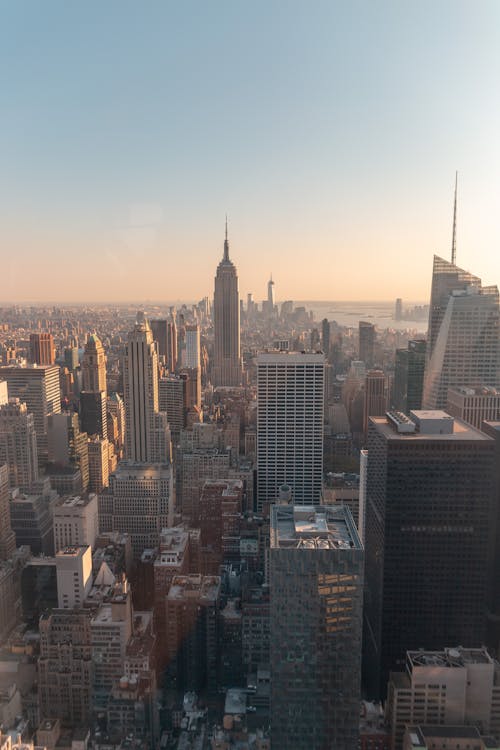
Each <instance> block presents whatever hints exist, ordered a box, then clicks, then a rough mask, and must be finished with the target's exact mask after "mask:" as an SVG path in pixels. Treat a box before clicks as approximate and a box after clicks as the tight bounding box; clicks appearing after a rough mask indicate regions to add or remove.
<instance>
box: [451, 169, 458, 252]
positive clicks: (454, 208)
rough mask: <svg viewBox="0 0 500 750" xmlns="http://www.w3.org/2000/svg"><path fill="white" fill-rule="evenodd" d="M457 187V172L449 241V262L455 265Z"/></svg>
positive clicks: (456, 174) (456, 173)
mask: <svg viewBox="0 0 500 750" xmlns="http://www.w3.org/2000/svg"><path fill="white" fill-rule="evenodd" d="M457 186H458V172H455V201H454V204H453V236H452V239H451V262H452V263H453V265H456V262H457Z"/></svg>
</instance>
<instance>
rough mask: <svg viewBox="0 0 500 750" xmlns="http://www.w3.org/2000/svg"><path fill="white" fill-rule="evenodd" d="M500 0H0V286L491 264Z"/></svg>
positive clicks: (405, 279) (199, 286)
mask: <svg viewBox="0 0 500 750" xmlns="http://www.w3.org/2000/svg"><path fill="white" fill-rule="evenodd" d="M499 81H500V3H498V2H497V0H482V1H481V0H479V2H472V0H468V1H467V2H463V1H461V0H453V1H452V0H450V1H448V0H432V1H428V0H419V2H418V3H415V2H409V0H394V1H393V2H389V1H386V0H366V2H359V1H357V0H351V1H347V0H346V1H345V2H335V1H334V0H327V1H325V2H323V0H311V2H304V0H301V2H297V1H296V0H281V1H280V2H278V1H277V0H252V1H251V2H248V1H247V2H243V1H242V0H211V2H205V1H204V0H203V1H202V0H198V1H195V0H185V1H184V2H175V3H174V2H170V0H161V2H160V1H158V2H157V1H156V0H145V1H144V2H137V0H134V2H130V1H129V0H106V2H102V1H101V0H87V1H86V2H78V3H68V2H67V0H57V1H56V0H44V2H39V0H21V1H19V2H12V0H0V101H1V110H0V111H1V116H0V268H1V277H2V284H1V286H0V302H19V303H22V302H25V301H40V302H43V301H75V302H76V301H78V302H98V301H100V302H104V301H124V300H130V301H134V300H146V299H148V300H155V301H163V300H165V301H174V300H184V301H196V300H198V299H200V298H201V297H203V296H205V295H209V296H211V295H212V294H213V277H214V274H215V270H216V266H217V263H218V261H219V260H220V258H221V257H222V249H223V239H224V220H225V215H226V213H227V214H228V221H229V240H230V255H231V258H232V259H233V260H234V262H235V264H236V266H237V268H238V274H239V288H240V294H241V295H244V296H246V294H247V292H252V293H253V295H254V299H256V300H261V299H264V298H265V296H266V282H267V280H268V278H269V274H270V273H272V275H273V279H274V280H275V295H276V298H277V299H278V300H283V299H297V300H306V299H309V300H314V299H316V300H362V299H368V300H391V299H393V298H395V297H402V298H403V299H405V300H413V301H417V300H418V301H426V300H427V299H428V297H429V293H430V277H431V269H432V256H433V254H434V253H437V254H439V255H443V256H444V257H447V258H448V257H450V252H451V250H450V247H451V231H452V211H453V189H454V181H455V171H456V170H458V172H459V178H458V179H459V187H458V226H457V264H458V265H460V266H462V267H464V268H467V269H469V270H472V271H473V272H475V273H476V274H477V275H479V276H482V278H483V281H484V282H485V283H488V284H496V283H500V252H499V250H500V212H499V205H500V96H499V95H498V87H499Z"/></svg>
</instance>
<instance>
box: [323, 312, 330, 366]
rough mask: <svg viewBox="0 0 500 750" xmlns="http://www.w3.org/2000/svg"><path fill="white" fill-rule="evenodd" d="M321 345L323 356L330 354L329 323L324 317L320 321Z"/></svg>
mask: <svg viewBox="0 0 500 750" xmlns="http://www.w3.org/2000/svg"><path fill="white" fill-rule="evenodd" d="M321 346H322V347H323V352H324V354H325V357H328V355H329V354H330V323H329V322H328V320H327V319H326V318H323V320H322V321H321Z"/></svg>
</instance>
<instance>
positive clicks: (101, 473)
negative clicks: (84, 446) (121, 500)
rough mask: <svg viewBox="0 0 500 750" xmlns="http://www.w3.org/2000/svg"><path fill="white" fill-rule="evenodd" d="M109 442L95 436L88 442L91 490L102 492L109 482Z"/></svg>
mask: <svg viewBox="0 0 500 750" xmlns="http://www.w3.org/2000/svg"><path fill="white" fill-rule="evenodd" d="M109 448H110V445H109V442H108V441H107V440H103V439H102V438H99V437H93V438H91V439H90V440H89V442H88V452H89V486H88V490H89V492H96V493H100V492H102V491H103V489H104V488H105V487H107V486H108V484H109Z"/></svg>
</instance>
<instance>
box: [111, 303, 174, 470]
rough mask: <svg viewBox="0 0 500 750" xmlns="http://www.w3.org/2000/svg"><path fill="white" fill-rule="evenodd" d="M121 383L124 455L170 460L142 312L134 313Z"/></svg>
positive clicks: (146, 460)
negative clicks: (123, 398)
mask: <svg viewBox="0 0 500 750" xmlns="http://www.w3.org/2000/svg"><path fill="white" fill-rule="evenodd" d="M123 386H124V397H125V416H126V423H127V425H126V446H127V450H126V455H127V459H128V460H129V461H133V462H140V463H153V464H154V463H165V462H168V461H169V460H170V432H169V429H168V421H167V415H166V414H165V413H163V412H160V411H159V408H158V406H159V405H158V354H157V349H156V343H155V342H154V341H153V334H152V332H151V328H150V326H149V323H148V321H147V319H146V317H145V316H144V313H138V314H137V322H136V324H135V327H134V330H133V331H132V332H131V333H130V334H129V338H128V342H127V345H126V349H125V357H124V367H123Z"/></svg>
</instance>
